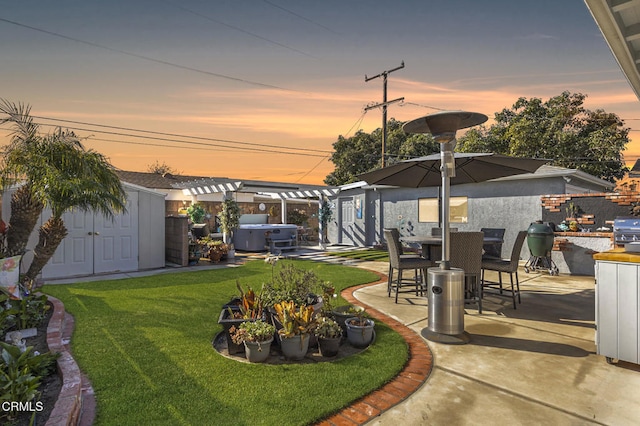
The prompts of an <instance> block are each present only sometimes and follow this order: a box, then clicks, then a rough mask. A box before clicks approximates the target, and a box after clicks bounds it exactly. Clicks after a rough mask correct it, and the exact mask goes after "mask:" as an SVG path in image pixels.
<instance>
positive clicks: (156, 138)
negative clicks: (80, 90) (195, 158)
mask: <svg viewBox="0 0 640 426" xmlns="http://www.w3.org/2000/svg"><path fill="white" fill-rule="evenodd" d="M40 124H42V123H40ZM42 125H45V126H53V125H52V124H42ZM69 129H72V130H81V131H85V132H95V133H103V134H106V135H115V136H125V137H131V138H144V139H153V140H158V141H164V142H172V143H178V144H185V145H197V146H206V147H223V148H233V149H238V150H244V151H255V152H270V153H279V154H290V155H302V156H307V157H324V155H320V154H304V153H297V152H287V151H282V147H275V148H280V149H278V150H276V149H273V150H271V149H261V148H255V147H251V148H242V147H237V146H229V145H224V144H223V145H221V144H213V143H205V142H195V141H182V140H177V139H168V138H160V137H157V136H146V135H133V134H127V133H120V132H109V131H106V130H95V129H86V128H82V127H73V126H70V127H69ZM188 137H190V136H188ZM203 139H206V138H203ZM214 140H215V139H214ZM122 143H129V142H125V141H122ZM253 145H257V144H253ZM164 146H166V147H167V148H171V147H172V146H170V145H164ZM174 148H177V147H174ZM286 149H290V150H293V149H297V148H286ZM321 152H327V151H321Z"/></svg>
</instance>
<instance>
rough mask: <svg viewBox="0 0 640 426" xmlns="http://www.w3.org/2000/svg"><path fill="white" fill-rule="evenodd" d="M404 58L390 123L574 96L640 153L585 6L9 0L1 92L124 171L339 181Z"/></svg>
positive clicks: (628, 106) (1, 32) (505, 0)
mask: <svg viewBox="0 0 640 426" xmlns="http://www.w3.org/2000/svg"><path fill="white" fill-rule="evenodd" d="M402 61H404V62H405V68H404V69H401V70H399V71H396V72H394V73H392V74H390V76H389V80H388V99H390V100H391V99H395V98H399V97H403V96H404V98H405V101H404V103H402V104H401V103H397V104H394V105H392V106H390V107H389V111H388V117H389V118H391V117H393V118H396V119H397V120H400V121H406V120H411V119H414V118H417V117H420V116H423V115H426V114H430V113H433V112H437V111H438V110H441V109H444V110H469V111H475V112H481V113H484V114H486V115H488V116H489V117H490V119H491V118H492V117H493V115H494V113H495V112H498V111H500V110H501V109H502V108H505V107H511V106H512V105H513V103H514V102H515V101H516V100H517V99H518V98H519V97H527V98H531V97H537V98H542V99H543V100H547V99H548V98H549V97H552V96H555V95H559V94H560V93H561V92H563V91H565V90H568V91H570V92H580V93H584V94H586V95H587V96H588V97H587V100H586V105H585V106H586V107H587V108H589V109H597V108H602V109H604V110H606V111H607V112H613V113H616V114H618V115H619V116H620V117H621V118H622V119H623V120H625V124H626V126H627V127H630V128H631V129H632V131H631V133H630V136H631V138H632V142H631V143H630V144H629V146H628V150H627V151H625V153H624V156H625V160H626V161H627V162H628V163H631V162H634V161H635V160H636V158H638V156H639V154H640V121H639V120H640V101H638V99H637V98H636V96H635V95H634V93H633V91H632V89H631V87H630V86H629V85H628V83H627V81H626V79H625V77H624V75H623V73H622V72H621V71H620V69H619V67H618V65H617V63H616V61H615V59H614V57H613V55H612V54H611V52H610V50H609V48H608V46H607V44H606V43H605V41H604V39H603V37H602V35H601V33H600V31H599V29H598V27H597V25H596V24H595V21H594V20H593V18H592V17H591V15H590V13H589V11H588V9H587V7H586V5H585V4H584V2H583V1H582V0H563V1H558V0H536V1H527V2H522V1H513V0H487V1H477V0H421V1H404V0H399V1H396V2H388V1H384V2H383V1H378V0H368V1H365V0H340V1H338V0H325V1H308V0H297V1H294V0H215V1H204V0H180V1H178V0H175V1H173V0H171V1H158V0H145V1H141V0H127V1H121V0H114V1H108V2H106V1H103V2H95V1H86V0H82V1H81V0H56V1H44V0H40V1H35V0H21V1H3V0H0V64H1V65H0V98H3V99H6V100H9V101H12V102H15V103H18V102H21V103H25V104H29V105H30V106H31V108H32V110H31V113H32V115H33V116H34V117H36V121H37V122H38V123H41V124H42V125H43V127H42V130H43V131H45V132H47V131H49V130H50V129H51V127H49V125H53V126H62V127H64V128H70V129H74V130H75V131H76V133H77V134H79V135H80V136H82V137H87V138H88V139H86V140H85V141H84V143H85V145H86V146H87V147H89V148H93V149H95V150H97V151H99V152H101V153H103V154H105V155H106V156H107V157H109V159H110V160H111V162H112V164H113V165H114V166H116V167H118V168H121V169H124V170H134V171H146V170H147V168H148V166H149V165H150V164H152V163H154V162H156V161H158V162H160V163H166V164H168V165H169V166H171V167H172V168H174V169H175V170H176V171H177V172H180V173H182V174H191V175H202V176H212V177H216V176H219V177H230V178H244V179H258V180H273V181H282V182H301V183H313V184H322V181H323V179H324V178H325V176H326V175H327V174H328V173H330V172H331V171H332V170H333V163H331V162H330V161H329V156H330V154H331V150H332V144H333V143H334V142H335V141H336V140H337V138H338V135H344V136H347V137H348V136H352V135H353V134H354V133H355V132H356V131H357V130H358V129H362V130H364V131H366V132H371V131H373V130H375V129H376V128H379V127H381V125H382V121H381V120H382V118H381V117H382V115H381V111H380V110H379V109H373V110H370V111H368V112H367V113H366V114H365V113H364V111H363V109H364V107H366V106H367V105H368V104H372V103H377V102H381V101H382V79H375V80H372V81H369V82H366V83H365V74H366V75H368V76H374V75H376V74H379V73H381V72H383V71H385V70H389V69H392V68H396V67H398V66H399V65H400V63H401V62H402ZM62 120H68V121H62ZM488 124H491V121H490V122H489V123H488ZM7 134H8V128H7V127H6V126H5V127H2V128H0V143H3V144H4V143H6V142H7V140H8V139H7ZM134 136H138V137H134Z"/></svg>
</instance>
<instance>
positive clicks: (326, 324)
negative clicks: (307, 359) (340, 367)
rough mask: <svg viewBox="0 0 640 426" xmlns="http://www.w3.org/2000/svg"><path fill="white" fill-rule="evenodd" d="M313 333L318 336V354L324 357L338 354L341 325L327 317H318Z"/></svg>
mask: <svg viewBox="0 0 640 426" xmlns="http://www.w3.org/2000/svg"><path fill="white" fill-rule="evenodd" d="M313 334H315V336H316V337H317V338H318V348H319V349H320V355H322V356H324V357H334V356H336V355H338V350H339V349H340V341H341V340H342V327H340V325H339V324H338V323H337V322H335V321H334V320H332V319H331V318H328V317H320V319H319V320H318V325H317V327H316V328H315V330H314V331H313Z"/></svg>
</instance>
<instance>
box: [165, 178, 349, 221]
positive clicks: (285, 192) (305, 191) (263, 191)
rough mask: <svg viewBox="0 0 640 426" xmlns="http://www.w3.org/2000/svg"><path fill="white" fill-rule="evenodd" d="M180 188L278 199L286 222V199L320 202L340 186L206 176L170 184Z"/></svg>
mask: <svg viewBox="0 0 640 426" xmlns="http://www.w3.org/2000/svg"><path fill="white" fill-rule="evenodd" d="M172 186H173V187H174V188H176V189H181V190H182V192H183V193H184V194H185V195H194V196H198V195H206V194H216V193H221V194H223V196H224V197H226V194H228V193H234V192H245V193H253V194H256V195H260V196H264V197H270V198H273V199H279V200H280V201H281V204H282V209H281V210H282V223H287V200H292V199H296V200H300V199H311V198H314V199H318V201H319V203H322V201H323V199H324V197H332V196H334V195H336V194H337V193H338V192H340V188H338V187H333V186H322V185H303V184H297V183H282V182H266V181H258V180H240V179H229V178H207V179H197V180H192V181H186V182H181V183H176V184H173V185H172Z"/></svg>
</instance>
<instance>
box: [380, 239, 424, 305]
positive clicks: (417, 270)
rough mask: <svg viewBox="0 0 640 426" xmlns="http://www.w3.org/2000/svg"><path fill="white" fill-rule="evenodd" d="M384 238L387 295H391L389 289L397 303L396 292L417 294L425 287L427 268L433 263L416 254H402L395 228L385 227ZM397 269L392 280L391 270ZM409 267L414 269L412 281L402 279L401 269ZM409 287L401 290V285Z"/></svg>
mask: <svg viewBox="0 0 640 426" xmlns="http://www.w3.org/2000/svg"><path fill="white" fill-rule="evenodd" d="M384 238H385V239H386V240H387V247H388V250H389V279H388V282H387V295H388V296H389V297H391V290H394V291H395V293H396V301H395V302H396V303H398V293H401V292H409V291H410V292H413V291H415V293H416V296H419V295H420V294H421V293H422V292H423V291H424V290H425V288H426V277H427V268H429V267H431V266H433V265H434V264H433V263H432V262H431V261H429V260H427V259H425V258H423V257H421V256H418V255H416V254H404V253H403V251H402V244H401V243H400V233H399V232H398V230H397V229H394V228H392V229H385V230H384ZM396 269H397V270H398V273H397V276H396V279H395V280H394V277H393V275H394V274H393V272H394V270H396ZM407 269H411V270H413V271H414V279H413V280H412V281H403V279H402V271H404V270H407ZM403 286H405V287H411V289H410V290H402V287H403Z"/></svg>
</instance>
